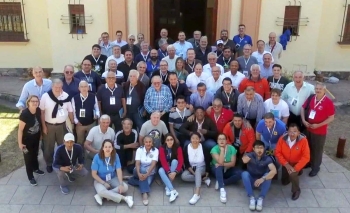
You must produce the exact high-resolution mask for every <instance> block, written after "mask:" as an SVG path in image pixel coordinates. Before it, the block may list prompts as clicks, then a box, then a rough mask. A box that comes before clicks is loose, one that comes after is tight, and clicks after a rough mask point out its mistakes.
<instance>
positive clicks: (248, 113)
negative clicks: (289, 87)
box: [237, 93, 265, 122]
mask: <svg viewBox="0 0 350 213" xmlns="http://www.w3.org/2000/svg"><path fill="white" fill-rule="evenodd" d="M237 112H238V113H241V114H242V115H243V116H244V117H245V118H247V119H256V121H257V122H258V121H260V120H261V119H262V118H263V116H264V114H265V107H264V101H263V98H262V97H261V95H259V94H257V93H255V94H254V99H253V100H252V101H251V102H250V103H249V102H248V101H247V99H246V97H245V94H244V93H242V94H240V95H239V96H238V105H237Z"/></svg>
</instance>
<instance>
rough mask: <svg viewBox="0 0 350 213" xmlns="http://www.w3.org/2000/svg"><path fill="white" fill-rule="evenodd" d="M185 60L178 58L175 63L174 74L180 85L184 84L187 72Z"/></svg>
mask: <svg viewBox="0 0 350 213" xmlns="http://www.w3.org/2000/svg"><path fill="white" fill-rule="evenodd" d="M185 65H186V63H185V60H184V59H183V58H182V57H178V58H177V59H176V61H175V72H176V74H177V78H178V79H179V81H180V83H185V82H186V79H187V76H188V72H187V70H186V69H185Z"/></svg>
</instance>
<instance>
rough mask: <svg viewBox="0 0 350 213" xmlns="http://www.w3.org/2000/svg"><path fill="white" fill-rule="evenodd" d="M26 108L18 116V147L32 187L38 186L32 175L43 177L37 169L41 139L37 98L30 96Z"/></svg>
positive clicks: (41, 172)
mask: <svg viewBox="0 0 350 213" xmlns="http://www.w3.org/2000/svg"><path fill="white" fill-rule="evenodd" d="M26 106H27V108H26V109H24V110H23V111H22V113H21V114H20V116H19V124H18V147H19V149H20V150H21V151H22V152H23V156H24V163H25V166H26V172H27V176H28V179H29V182H30V184H31V185H32V186H36V185H38V184H37V182H36V180H35V178H34V175H33V173H35V174H38V175H44V174H45V172H43V171H41V170H40V169H39V162H38V153H39V143H40V142H39V141H40V137H41V111H40V109H39V97H38V96H36V95H30V96H29V97H28V99H27V101H26Z"/></svg>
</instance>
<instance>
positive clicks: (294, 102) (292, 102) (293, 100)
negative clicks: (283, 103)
mask: <svg viewBox="0 0 350 213" xmlns="http://www.w3.org/2000/svg"><path fill="white" fill-rule="evenodd" d="M297 103H298V99H296V98H293V99H292V100H291V101H290V104H291V105H292V106H296V105H297Z"/></svg>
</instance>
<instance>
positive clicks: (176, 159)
mask: <svg viewBox="0 0 350 213" xmlns="http://www.w3.org/2000/svg"><path fill="white" fill-rule="evenodd" d="M164 138H165V142H164V143H163V145H162V146H161V147H159V161H160V166H161V167H160V168H159V170H158V174H159V176H160V178H161V179H162V181H163V183H164V185H165V195H166V196H170V198H169V202H173V201H174V200H175V199H176V198H177V196H178V195H179V193H178V192H177V191H176V189H175V188H174V186H173V184H172V182H173V181H174V180H175V177H176V175H177V174H179V173H180V172H181V171H182V166H183V154H182V148H181V147H180V146H179V144H178V143H175V137H174V136H172V135H171V134H169V133H168V134H166V135H165V137H164Z"/></svg>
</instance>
